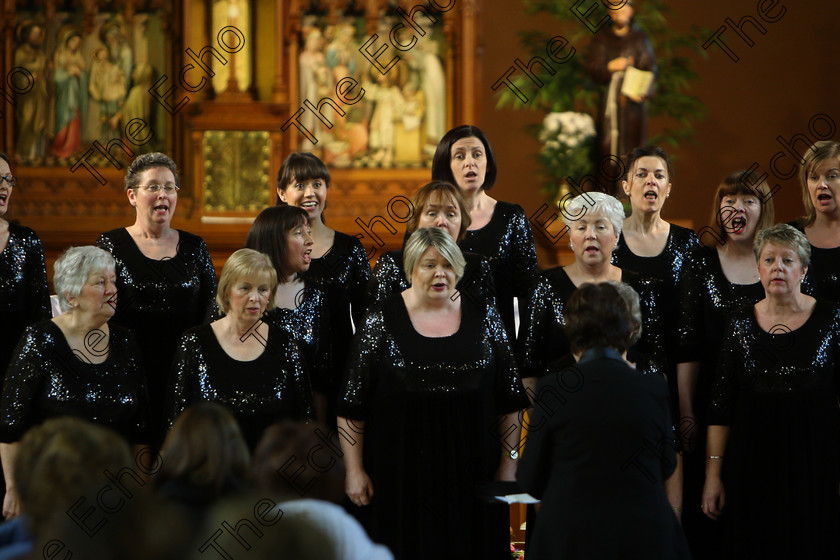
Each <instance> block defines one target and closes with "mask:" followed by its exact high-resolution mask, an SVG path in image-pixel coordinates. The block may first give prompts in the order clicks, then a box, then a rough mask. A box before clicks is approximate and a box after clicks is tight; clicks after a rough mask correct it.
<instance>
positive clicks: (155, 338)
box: [96, 228, 216, 438]
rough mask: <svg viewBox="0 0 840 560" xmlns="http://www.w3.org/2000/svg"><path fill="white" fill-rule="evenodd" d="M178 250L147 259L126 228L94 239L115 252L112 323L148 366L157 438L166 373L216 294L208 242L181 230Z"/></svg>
mask: <svg viewBox="0 0 840 560" xmlns="http://www.w3.org/2000/svg"><path fill="white" fill-rule="evenodd" d="M178 235H179V238H180V239H179V242H178V250H177V254H176V255H175V256H174V257H173V258H171V259H168V258H167V259H160V260H157V259H150V258H148V257H146V256H145V255H144V254H143V253H142V252H141V251H140V249H139V247H137V244H136V243H135V242H134V240H133V239H132V238H131V234H129V233H128V231H127V230H126V229H125V228H119V229H115V230H112V231H109V232H106V233H103V234H102V235H100V236H99V239H98V240H97V241H96V245H97V246H98V247H102V248H103V249H105V250H106V251H108V252H110V253H111V254H112V255H113V256H114V260H115V261H116V273H117V312H116V314H115V315H114V317H113V319H112V320H111V323H112V324H117V325H122V326H124V327H127V328H129V329H131V331H132V332H133V333H134V336H136V337H137V343H138V345H139V346H140V351H141V352H142V354H143V362H144V364H145V365H146V371H147V374H148V380H147V383H148V387H149V396H150V402H149V408H150V421H151V427H152V429H153V430H154V431H155V432H157V433H156V434H153V437H155V438H159V437H160V435H161V434H162V432H163V430H165V427H164V425H163V424H164V422H163V420H164V418H163V415H164V411H163V407H164V401H165V395H166V391H167V389H168V387H169V379H168V377H167V376H168V373H169V370H170V368H171V367H172V357H173V356H174V354H175V347H176V345H177V344H178V339H179V338H180V336H181V333H183V332H184V330H186V329H188V328H190V327H194V326H196V325H200V324H201V323H203V322H204V319H205V315H206V314H207V313H208V310H209V309H211V305H212V302H213V301H214V298H215V297H216V272H215V270H214V269H213V262H212V260H211V259H210V253H209V251H208V250H207V245H205V244H204V241H203V240H202V239H201V238H200V237H198V236H196V235H193V234H191V233H188V232H186V231H181V230H178Z"/></svg>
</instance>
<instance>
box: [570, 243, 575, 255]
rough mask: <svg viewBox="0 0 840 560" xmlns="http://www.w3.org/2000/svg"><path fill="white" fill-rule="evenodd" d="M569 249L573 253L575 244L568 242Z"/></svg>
mask: <svg viewBox="0 0 840 560" xmlns="http://www.w3.org/2000/svg"><path fill="white" fill-rule="evenodd" d="M569 249H571V250H572V252H573V253H574V252H575V246H574V245H572V244H571V243H569Z"/></svg>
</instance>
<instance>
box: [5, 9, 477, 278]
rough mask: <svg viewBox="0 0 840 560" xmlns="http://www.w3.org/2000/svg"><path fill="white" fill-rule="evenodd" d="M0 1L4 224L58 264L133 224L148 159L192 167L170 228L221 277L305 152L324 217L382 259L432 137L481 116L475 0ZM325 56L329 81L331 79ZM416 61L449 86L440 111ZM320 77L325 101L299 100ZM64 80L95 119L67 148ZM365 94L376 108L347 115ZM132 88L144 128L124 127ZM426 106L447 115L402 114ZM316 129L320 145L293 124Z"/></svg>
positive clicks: (425, 172) (425, 173)
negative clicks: (295, 155) (132, 179)
mask: <svg viewBox="0 0 840 560" xmlns="http://www.w3.org/2000/svg"><path fill="white" fill-rule="evenodd" d="M0 9H2V13H1V14H0V15H2V18H0V21H2V24H0V30H1V31H2V35H1V36H0V74H2V76H3V77H4V81H3V82H0V113H2V114H0V120H2V125H1V126H0V151H4V152H7V153H9V155H10V156H11V157H12V159H13V164H12V170H13V173H14V174H15V175H16V176H17V177H18V186H17V187H16V188H15V192H14V195H13V199H12V202H11V206H10V212H9V214H8V218H9V219H12V220H15V221H19V222H20V223H22V224H24V225H27V226H29V227H32V228H33V229H35V230H36V231H37V232H38V234H39V235H40V236H41V238H42V240H43V241H44V244H45V248H46V251H47V255H48V260H50V261H51V260H53V259H54V258H55V257H56V256H57V255H58V254H59V253H60V252H61V251H62V250H63V249H65V248H66V247H68V246H71V245H79V244H89V243H92V242H93V241H94V240H95V239H96V237H97V236H98V235H99V234H100V233H101V232H103V231H106V230H109V229H113V228H116V227H120V226H125V225H129V224H131V223H133V210H132V208H131V207H130V206H129V204H128V201H127V199H126V196H125V194H124V188H123V177H124V173H125V167H126V165H127V164H128V163H129V162H130V160H131V159H132V158H133V157H134V156H136V155H137V154H139V153H143V152H146V151H154V150H155V149H157V150H161V151H164V152H166V153H168V154H170V155H172V156H173V158H174V159H175V161H176V162H177V163H178V164H179V167H180V170H181V187H182V188H181V191H180V193H179V200H178V205H177V209H176V212H175V219H174V221H173V226H174V227H178V228H181V229H185V230H188V231H191V232H193V233H196V234H198V235H200V236H202V237H203V238H204V239H205V240H206V241H207V243H208V246H209V247H210V249H211V253H212V254H213V256H214V262H215V264H216V266H217V268H221V266H222V265H223V264H224V260H225V259H226V257H227V255H228V254H230V253H231V252H232V251H234V250H235V249H237V248H239V247H240V246H241V243H242V241H243V240H244V237H245V233H246V232H247V230H248V228H249V226H250V222H251V220H252V219H253V217H254V216H255V215H256V214H257V213H258V212H259V210H260V209H262V208H263V207H265V206H266V205H269V204H274V202H275V198H276V195H275V194H274V193H275V188H276V184H275V181H276V177H277V172H278V169H279V167H280V165H281V163H282V161H283V159H284V158H285V157H286V155H288V154H289V153H290V152H291V151H295V150H312V149H314V150H321V151H322V152H321V153H322V154H323V155H322V157H324V159H325V161H328V160H329V161H330V163H329V165H330V170H331V173H332V188H331V191H330V194H329V201H328V205H329V207H328V209H327V211H326V212H325V217H326V219H327V221H328V223H329V225H330V226H331V227H333V228H335V229H337V230H340V231H344V232H346V233H350V234H353V235H358V236H359V237H360V238H361V239H362V243H363V244H364V245H365V246H366V247H367V248H368V250H369V254H370V255H371V257H372V258H375V257H376V256H377V255H378V254H381V253H382V252H383V251H385V250H388V249H390V248H394V247H397V246H399V244H400V243H401V240H402V235H403V231H404V225H403V224H404V222H405V219H406V216H407V214H408V212H409V211H410V210H409V208H408V206H407V205H406V204H405V201H406V200H407V198H408V197H410V196H411V194H412V193H413V191H414V190H415V189H416V188H417V187H418V186H420V185H422V184H423V183H425V182H427V181H428V180H429V179H430V169H429V166H430V160H431V151H430V148H431V149H433V147H434V144H433V142H432V140H431V139H430V136H429V135H430V134H431V131H432V130H434V131H435V134H438V131H440V130H443V131H444V132H445V130H447V129H449V128H451V127H452V126H455V125H457V124H462V123H475V122H476V117H477V115H478V106H477V100H478V99H479V95H478V92H477V91H476V89H477V87H478V85H479V84H480V83H481V76H480V68H481V65H480V49H479V37H478V17H479V16H480V13H479V12H480V3H479V1H478V0H432V1H431V2H429V1H428V0H427V2H426V3H425V4H421V3H420V2H419V0H392V1H388V0H355V1H354V0H320V1H318V0H260V1H257V2H248V1H246V0H176V1H175V2H163V1H162V0H118V1H104V0H66V1H58V0H41V1H36V2H22V1H18V2H15V1H13V0H4V2H3V3H2V4H0ZM409 20H410V21H409ZM36 28H40V33H39V31H38V30H37V29H36ZM74 35H77V36H79V37H80V39H78V40H74V39H73V38H72V37H73V36H74ZM319 40H320V41H321V42H320V43H318V41H319ZM342 41H343V46H344V51H341V47H342ZM423 41H428V42H427V43H425V44H424V43H423ZM433 42H434V44H433ZM319 45H320V46H319ZM350 46H352V49H350ZM319 48H320V52H319ZM330 49H333V50H332V51H331V50H330ZM360 49H366V54H365V53H363V52H362V51H361V50H360ZM349 50H352V51H354V52H353V56H352V57H347V55H346V52H348V51H349ZM342 52H344V53H345V55H344V56H345V59H344V61H343V62H342V60H341V57H340V56H339V55H340V54H341V53H342ZM336 53H338V54H336ZM27 54H28V55H29V58H28V59H27V58H26V55H27ZM74 57H75V59H74ZM396 57H399V58H396ZM351 59H352V60H351ZM74 60H76V61H77V62H75V63H74V62H73V61H74ZM312 61H315V62H314V63H312ZM348 61H350V62H348ZM391 62H393V65H391V66H388V65H389V64H390V63H391ZM144 63H145V66H144ZM319 64H320V65H321V67H322V69H323V68H326V69H328V70H329V71H331V72H332V73H333V76H332V77H329V79H327V80H324V72H323V71H321V72H320V74H319V71H318V68H317V66H318V65H319ZM423 64H428V65H430V66H429V68H430V69H431V70H429V71H432V72H433V73H434V75H435V76H437V78H436V81H435V83H436V84H444V85H445V95H444V96H443V97H441V96H438V100H437V101H435V103H436V104H433V103H432V102H431V99H434V98H435V95H436V94H435V93H434V92H432V91H431V90H428V88H429V87H430V86H429V84H428V83H424V79H423V78H424V77H428V74H423V73H422V72H425V71H427V70H425V69H424V68H423V67H422V65H423ZM313 67H314V73H312V72H310V71H312V70H313ZM436 67H439V69H438V70H435V68H436ZM22 68H23V69H24V70H26V71H27V72H30V75H31V78H32V79H31V83H27V80H28V79H29V78H27V74H25V73H24V72H23V71H22V70H21V69H22ZM302 68H303V69H305V71H306V72H307V74H306V75H305V76H301V69H302ZM418 68H419V70H418ZM39 69H41V70H43V72H39ZM351 70H352V72H351ZM383 70H384V72H383ZM342 71H346V72H347V76H346V77H345V78H343V79H341V74H340V72H342ZM418 72H419V74H418ZM59 74H61V79H60V78H59ZM147 74H148V75H147ZM68 76H69V78H68ZM109 76H110V77H109ZM312 76H315V78H314V79H313V77H312ZM418 76H419V77H418ZM351 78H352V79H351ZM62 79H64V80H69V81H61V80H62ZM39 80H40V81H39ZM144 80H148V81H144ZM307 80H308V81H307ZM319 80H321V81H320V82H319ZM330 80H332V82H330ZM74 81H75V82H74ZM121 81H122V82H124V83H122V84H121ZM425 81H426V82H428V81H429V80H425ZM353 82H355V83H353ZM325 83H326V84H327V85H329V86H333V85H334V87H329V88H328V89H326V88H324V87H323V86H324V84H325ZM67 84H69V85H67ZM149 84H151V86H150V87H149V88H148V89H145V88H146V86H147V85H149ZM29 85H32V86H33V87H31V88H29V89H27V86H29ZM310 85H311V86H312V89H311V91H312V92H314V94H315V96H314V97H312V96H304V95H303V94H304V93H305V92H306V91H307V90H306V88H305V87H304V86H306V87H309V86H310ZM41 86H45V87H44V88H43V89H39V88H40V87H41ZM68 87H75V88H76V89H75V90H73V91H77V92H80V93H79V95H81V97H82V98H84V100H85V101H84V103H82V104H80V107H79V111H80V113H79V114H82V113H81V112H82V109H86V111H87V112H86V117H85V118H84V119H81V127H82V131H81V135H80V138H79V139H80V140H81V147H79V148H78V149H76V150H74V147H78V143H77V144H73V143H72V142H70V143H69V144H70V147H69V148H66V147H65V148H61V147H59V148H56V145H57V144H58V143H59V142H58V140H56V137H57V136H60V135H61V134H62V133H60V132H57V131H58V130H59V126H60V125H61V124H62V122H61V115H60V113H62V111H59V110H58V109H59V104H60V103H62V102H60V101H59V98H60V94H61V93H62V92H64V93H66V91H71V90H67V89H66V88H68ZM141 87H142V88H144V91H145V97H144V96H141V95H139V94H140V93H143V91H141V89H140V88H141ZM62 88H65V89H64V90H62ZM109 90H110V91H111V92H112V93H111V94H110V96H111V97H110V98H109V93H108V92H109ZM362 90H365V93H364V94H362V93H361V92H362ZM440 91H444V90H440ZM38 92H40V93H38ZM35 94H38V95H41V96H42V98H36V97H32V96H33V95H35ZM424 94H425V95H424ZM44 95H45V96H46V97H43V96H44ZM120 95H121V97H120ZM364 95H367V96H368V97H369V99H371V100H373V99H375V102H373V101H371V102H370V104H369V106H367V108H365V109H359V107H358V106H357V107H355V108H354V107H351V105H352V104H351V103H350V102H351V101H353V100H354V99H356V100H357V101H358V99H359V98H360V97H362V96H364ZM27 96H30V97H27ZM132 96H134V99H135V100H139V105H137V106H136V107H139V108H140V109H139V110H146V113H145V115H146V116H147V117H148V118H147V119H145V120H144V119H143V118H141V117H142V116H143V115H144V113H142V112H141V113H137V114H138V115H140V117H137V116H135V118H134V119H133V120H132V119H131V116H132V115H133V114H134V113H131V114H129V113H130V111H129V107H128V106H129V102H128V99H129V98H130V97H132ZM310 97H311V98H310ZM327 97H329V98H330V99H329V100H326V101H325V98H327ZM27 99H29V101H28V105H26V103H27V101H26V100H27ZM307 103H308V104H309V105H307ZM424 103H425V105H424ZM359 105H361V104H359ZM419 106H423V107H424V109H423V110H429V109H430V108H432V107H437V108H438V111H437V113H436V115H437V117H436V119H438V123H439V124H437V126H436V128H433V127H432V126H431V125H430V124H429V123H430V122H431V121H430V118H431V117H428V118H426V117H424V115H425V113H423V111H422V110H417V111H416V113H417V115H418V116H417V117H416V118H414V117H411V118H409V117H407V116H406V115H408V114H409V113H410V111H412V110H414V109H416V108H417V107H419ZM24 107H28V108H29V109H32V108H33V107H34V108H36V109H38V110H39V111H41V112H42V113H44V115H46V116H45V117H44V118H43V119H41V120H40V121H39V120H38V119H37V118H36V119H34V120H32V122H33V123H39V122H40V123H41V124H38V125H33V126H32V127H31V128H30V129H22V128H21V126H22V125H21V124H19V123H16V121H22V119H32V114H33V113H32V111H29V112H27V111H24ZM307 107H315V108H316V109H321V116H322V117H324V119H321V118H320V117H318V116H317V115H315V114H314V111H313V110H311V109H309V108H307ZM334 107H338V108H339V109H341V111H344V112H345V115H346V116H344V117H343V116H341V115H340V113H341V111H338V110H336V109H335V108H334ZM66 108H67V107H66V103H65V105H62V106H61V109H66ZM413 108H414V109H413ZM71 109H72V107H71ZM135 109H136V108H135ZM94 110H96V111H98V113H97V115H98V118H97V116H96V115H94V114H93V111H94ZM301 110H303V115H302V116H301V117H300V118H298V119H297V120H295V119H294V118H293V117H294V116H295V115H296V113H297V112H299V111H301ZM352 111H356V113H355V114H353V113H352ZM64 112H66V111H64ZM35 113H36V114H37V113H38V111H36V112H35ZM443 115H445V117H444V116H443ZM304 117H307V118H309V120H308V121H305V120H304ZM313 117H314V118H313ZM138 118H139V120H137V119H138ZM424 118H426V121H424V120H423V119H424ZM342 119H346V122H343V121H342ZM323 120H327V121H329V122H330V124H332V125H333V127H334V128H330V127H328V126H326V125H325V124H324V123H323ZM318 121H320V124H318V125H317V126H318V127H320V128H319V130H320V134H323V135H325V138H327V139H326V140H324V141H323V142H321V147H317V145H315V144H313V143H312V142H311V141H310V138H309V137H308V136H307V135H306V134H304V133H303V132H301V130H300V127H299V126H297V125H298V124H301V123H305V122H308V123H309V126H310V127H311V126H314V125H313V124H312V123H315V122H318ZM373 122H375V123H376V129H374V128H373V127H371V123H373ZM340 124H341V126H339V125H340ZM360 124H361V125H363V126H362V127H361V128H360ZM42 125H43V128H39V127H40V126H42ZM144 125H145V126H144ZM365 126H367V127H368V129H365V128H364V127H365ZM109 127H110V128H109ZM342 127H343V128H342ZM70 129H72V127H70ZM421 129H422V130H421ZM32 130H35V131H36V132H37V134H40V136H37V135H36V136H35V137H34V139H33V135H32V134H29V135H28V136H27V133H28V132H32ZM41 131H43V132H41ZM109 131H113V132H112V133H111V134H110V135H109ZM342 134H344V136H342ZM354 134H355V136H354ZM440 134H441V135H442V133H440ZM400 135H402V136H400ZM424 135H425V137H424ZM383 138H385V140H383ZM405 138H411V139H415V140H412V141H416V142H418V143H417V144H416V145H412V144H411V142H412V141H403V140H404V139H405ZM438 138H439V136H438ZM395 139H399V140H400V141H396V140H395ZM364 142H367V144H365V143H364ZM406 146H409V147H410V148H411V149H412V150H414V151H413V152H410V153H408V155H407V152H406ZM62 149H64V151H62ZM411 153H413V154H414V157H415V160H411V157H412V155H411ZM418 154H420V156H419V157H417V155H418ZM85 156H87V157H85Z"/></svg>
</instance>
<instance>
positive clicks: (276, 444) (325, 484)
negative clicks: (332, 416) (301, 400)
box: [251, 421, 344, 504]
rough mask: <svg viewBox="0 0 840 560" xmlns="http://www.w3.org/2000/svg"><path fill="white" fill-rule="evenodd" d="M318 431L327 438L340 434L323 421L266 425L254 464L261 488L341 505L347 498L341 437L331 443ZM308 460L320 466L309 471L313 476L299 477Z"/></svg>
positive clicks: (297, 497)
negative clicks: (297, 473)
mask: <svg viewBox="0 0 840 560" xmlns="http://www.w3.org/2000/svg"><path fill="white" fill-rule="evenodd" d="M317 432H320V433H321V435H322V436H324V437H327V438H329V437H330V436H331V435H335V434H336V432H334V431H333V432H330V430H329V429H328V428H327V427H326V426H324V425H323V424H303V423H301V422H292V421H286V422H278V423H276V424H272V425H271V426H269V427H268V428H266V430H265V432H263V435H262V437H261V438H260V442H259V443H258V444H257V448H256V450H255V451H254V459H253V462H252V464H251V475H252V477H253V480H254V484H256V486H257V488H259V489H260V490H263V491H267V492H270V493H273V494H274V495H277V496H278V497H280V498H288V499H299V498H311V499H316V500H325V501H328V502H333V503H336V504H340V503H341V502H342V500H343V498H344V461H343V460H342V458H341V449H340V447H339V442H338V437H337V435H336V437H335V439H334V441H333V442H332V443H331V444H330V443H325V442H324V441H323V440H322V439H321V438H319V437H318V434H317ZM308 463H309V464H315V465H316V466H317V469H310V471H309V472H310V473H312V477H309V476H302V477H300V478H298V477H297V476H296V475H295V473H296V472H297V471H298V469H299V468H300V467H301V466H307V464H308ZM307 468H309V467H308V466H307ZM313 471H316V472H313ZM301 492H303V495H301Z"/></svg>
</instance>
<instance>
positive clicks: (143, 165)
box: [125, 152, 181, 190]
mask: <svg viewBox="0 0 840 560" xmlns="http://www.w3.org/2000/svg"><path fill="white" fill-rule="evenodd" d="M156 167H163V168H164V169H168V170H169V171H171V172H172V175H173V176H174V177H175V184H176V185H180V184H181V180H180V178H179V177H178V166H177V165H175V162H174V161H173V160H172V158H171V157H169V156H168V155H166V154H163V153H161V152H151V153H148V154H141V155H139V156H137V157H136V158H134V161H132V162H131V165H129V166H128V169H127V170H126V172H125V190H128V189H133V188H135V187H138V186H139V185H140V175H142V174H143V172H144V171H147V170H149V169H154V168H156Z"/></svg>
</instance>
